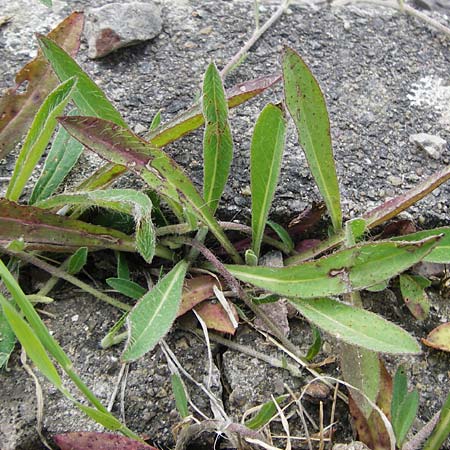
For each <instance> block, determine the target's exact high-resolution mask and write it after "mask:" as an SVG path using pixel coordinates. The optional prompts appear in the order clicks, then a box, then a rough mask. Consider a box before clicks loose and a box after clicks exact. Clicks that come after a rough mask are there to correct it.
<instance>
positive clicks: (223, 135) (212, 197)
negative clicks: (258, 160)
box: [203, 62, 233, 213]
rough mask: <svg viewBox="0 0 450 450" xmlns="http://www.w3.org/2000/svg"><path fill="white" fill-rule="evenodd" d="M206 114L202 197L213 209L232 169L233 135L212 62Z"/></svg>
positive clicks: (205, 95)
mask: <svg viewBox="0 0 450 450" xmlns="http://www.w3.org/2000/svg"><path fill="white" fill-rule="evenodd" d="M203 116H204V117H205V123H206V126H205V135H204V137H203V197H204V199H205V202H206V204H207V205H208V206H209V208H210V209H211V211H212V212H213V213H214V212H215V211H216V209H217V206H218V204H219V200H220V197H222V193H223V189H224V187H225V184H226V183H227V179H228V175H229V173H230V166H231V160H232V159H233V139H232V136H231V129H230V124H229V123H228V107H227V102H226V99H225V91H224V88H223V85H222V78H221V77H220V74H219V71H218V70H217V67H216V65H215V64H214V63H213V62H212V63H211V64H210V65H209V66H208V69H207V70H206V74H205V78H204V80H203Z"/></svg>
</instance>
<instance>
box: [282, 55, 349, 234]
mask: <svg viewBox="0 0 450 450" xmlns="http://www.w3.org/2000/svg"><path fill="white" fill-rule="evenodd" d="M283 79H284V95H285V101H286V106H287V109H288V110H289V113H290V114H291V116H292V118H293V120H294V123H295V125H296V127H297V132H298V139H299V142H300V145H301V146H302V148H303V150H304V152H305V155H306V159H307V160H308V164H309V168H310V170H311V173H312V175H313V177H314V179H315V181H316V184H317V187H318V188H319V191H320V193H321V194H322V196H323V199H324V201H325V204H326V205H327V208H328V212H329V214H330V216H331V221H332V223H333V227H334V230H335V231H338V230H340V229H341V226H342V212H341V202H340V194H339V184H338V179H337V175H336V167H335V164H334V158H333V150H332V146H331V134H330V121H329V119H328V112H327V107H326V104H325V99H324V96H323V94H322V91H321V90H320V87H319V84H318V82H317V80H316V79H315V78H314V76H313V74H312V73H311V71H310V70H309V68H308V66H307V65H306V64H305V62H304V61H303V60H302V59H301V58H300V56H299V55H298V54H297V53H296V52H295V51H294V50H292V49H290V48H288V47H287V48H285V50H284V54H283Z"/></svg>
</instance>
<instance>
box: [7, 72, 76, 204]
mask: <svg viewBox="0 0 450 450" xmlns="http://www.w3.org/2000/svg"><path fill="white" fill-rule="evenodd" d="M75 85H76V80H75V79H74V78H69V79H68V80H67V81H65V82H63V83H62V84H60V85H59V86H58V87H57V88H56V89H55V90H54V91H52V92H51V93H50V94H49V95H48V97H47V98H46V99H45V100H44V103H43V104H42V106H41V107H40V108H39V111H38V112H37V114H36V116H35V118H34V120H33V123H32V124H31V127H30V129H29V131H28V134H27V137H26V139H25V142H24V144H23V147H22V149H21V151H20V153H19V156H18V158H17V161H16V164H15V166H14V171H13V174H12V176H11V181H10V182H9V185H8V189H7V191H6V197H7V198H8V199H10V200H13V201H17V200H18V199H19V197H20V194H21V193H22V191H23V188H24V187H25V185H26V183H27V181H28V179H29V178H30V175H31V173H32V172H33V170H34V168H35V166H36V164H37V163H38V162H39V159H40V158H41V156H42V155H43V153H44V151H45V149H46V148H47V145H48V143H49V142H50V138H51V136H52V134H53V131H54V130H55V127H56V124H57V122H56V117H57V116H59V115H61V114H62V112H63V111H64V108H65V107H66V105H67V103H68V101H69V100H70V96H71V95H72V92H73V89H74V86H75Z"/></svg>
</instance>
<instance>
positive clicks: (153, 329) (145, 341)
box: [122, 260, 188, 362]
mask: <svg viewBox="0 0 450 450" xmlns="http://www.w3.org/2000/svg"><path fill="white" fill-rule="evenodd" d="M187 267H188V263H187V262H186V261H184V260H183V261H180V262H179V263H178V264H177V265H176V266H175V267H174V268H173V269H172V270H171V271H170V272H169V273H168V274H167V275H166V276H165V277H164V278H163V279H162V280H160V281H159V282H158V284H157V285H156V286H155V287H154V288H153V289H152V290H151V291H150V292H148V293H147V294H146V295H144V297H142V298H141V300H140V301H139V302H138V303H137V304H136V306H135V307H134V308H133V309H132V310H131V312H130V314H129V316H128V323H129V328H130V331H129V332H130V337H129V340H128V344H127V346H126V348H125V350H124V352H123V355H122V359H123V361H126V362H129V361H135V360H136V359H138V358H140V357H141V356H143V355H145V353H147V352H149V351H150V350H152V349H153V348H154V347H155V345H156V344H157V343H158V342H159V340H160V339H162V338H163V337H164V336H165V334H166V333H167V332H168V331H169V330H170V327H171V326H172V324H173V322H174V321H175V319H176V316H177V312H178V307H179V305H180V301H181V291H182V288H183V282H184V277H185V275H186V270H187Z"/></svg>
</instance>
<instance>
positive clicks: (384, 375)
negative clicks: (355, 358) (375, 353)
mask: <svg viewBox="0 0 450 450" xmlns="http://www.w3.org/2000/svg"><path fill="white" fill-rule="evenodd" d="M348 400H349V402H348V405H349V409H350V414H351V415H352V417H353V420H354V422H353V423H354V427H355V429H356V431H357V433H358V438H359V440H360V441H361V442H364V444H366V445H367V446H368V447H369V448H370V449H372V450H390V449H391V441H390V439H389V434H388V432H387V431H386V428H385V426H384V423H383V421H382V419H381V417H380V415H379V414H378V412H377V411H375V410H374V411H372V414H371V415H370V417H369V419H366V418H365V417H364V414H363V413H362V411H360V410H359V408H358V406H357V405H356V403H355V401H354V400H353V399H352V396H351V395H349V399H348ZM391 400H392V378H391V376H390V375H389V372H388V371H387V370H386V367H385V366H384V364H383V362H382V361H381V360H380V391H379V393H378V398H377V402H376V404H377V406H378V407H379V408H380V409H381V410H382V411H383V412H384V414H385V415H386V417H387V418H388V419H390V411H391Z"/></svg>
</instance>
